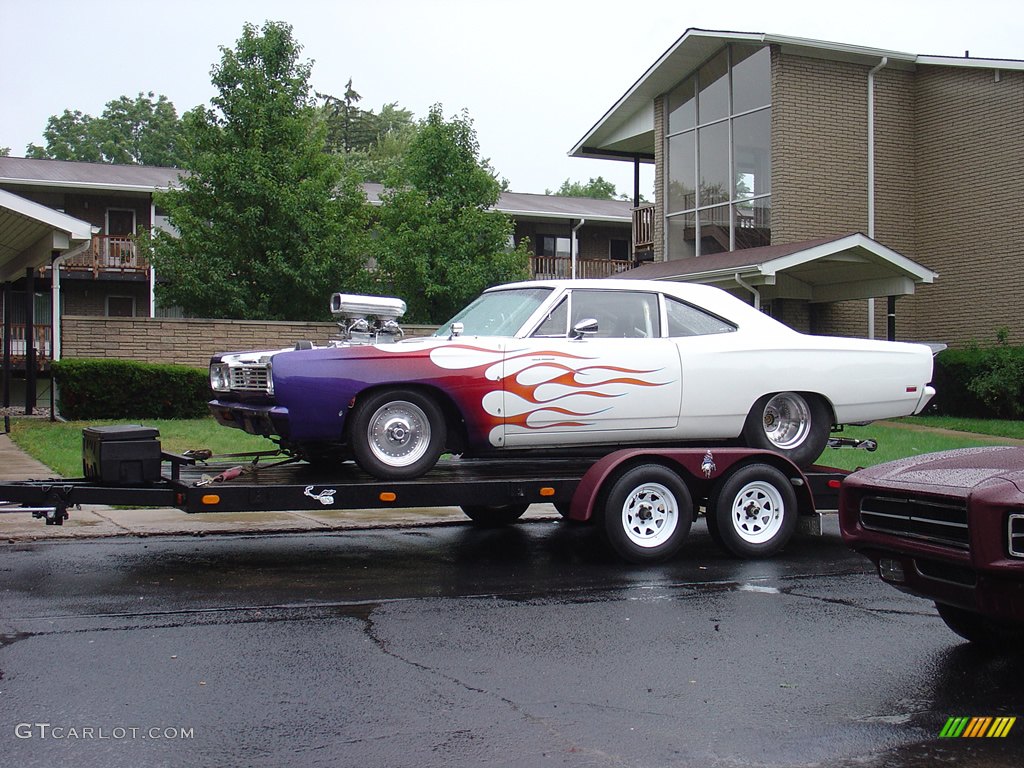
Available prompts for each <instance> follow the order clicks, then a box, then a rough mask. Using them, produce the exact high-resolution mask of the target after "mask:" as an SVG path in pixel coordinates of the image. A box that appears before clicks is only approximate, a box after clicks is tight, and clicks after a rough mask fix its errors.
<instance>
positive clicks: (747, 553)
mask: <svg viewBox="0 0 1024 768" xmlns="http://www.w3.org/2000/svg"><path fill="white" fill-rule="evenodd" d="M707 521H708V531H709V532H710V533H711V537H712V539H714V540H715V543H717V544H719V545H720V546H722V547H724V548H725V549H726V550H727V551H728V552H729V553H730V554H732V555H734V556H736V557H742V558H758V557H770V556H771V555H774V554H775V553H776V552H778V551H779V550H781V549H782V548H783V547H784V546H786V544H787V543H788V542H789V540H790V538H791V537H792V536H793V532H794V531H795V530H796V523H797V502H796V492H795V491H794V490H793V486H792V484H791V483H790V482H789V478H787V477H786V476H785V474H783V473H782V472H780V471H779V470H778V469H776V468H775V467H771V466H768V465H767V464H748V465H746V466H743V467H740V468H739V469H737V470H736V471H735V472H733V473H732V474H731V475H729V476H728V477H727V478H726V479H725V480H724V481H723V482H722V483H721V484H719V485H718V487H717V488H715V489H714V490H713V491H712V493H711V496H710V498H709V499H708V510H707Z"/></svg>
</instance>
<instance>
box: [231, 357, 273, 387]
mask: <svg viewBox="0 0 1024 768" xmlns="http://www.w3.org/2000/svg"><path fill="white" fill-rule="evenodd" d="M229 380H230V382H231V389H232V391H234V392H264V393H266V392H268V391H269V388H270V370H269V368H268V367H267V364H266V363H233V364H232V365H231V367H230V369H229Z"/></svg>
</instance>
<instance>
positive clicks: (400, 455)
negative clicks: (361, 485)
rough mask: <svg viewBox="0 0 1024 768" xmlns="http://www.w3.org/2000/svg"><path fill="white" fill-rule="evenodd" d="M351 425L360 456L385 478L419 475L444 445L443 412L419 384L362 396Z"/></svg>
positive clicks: (364, 465) (360, 460)
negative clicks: (416, 386)
mask: <svg viewBox="0 0 1024 768" xmlns="http://www.w3.org/2000/svg"><path fill="white" fill-rule="evenodd" d="M349 427H350V429H349V440H350V444H351V448H352V453H353V455H354V456H355V459H356V462H357V463H358V464H359V466H360V467H362V468H363V469H364V470H366V471H367V472H369V473H370V474H371V475H373V476H374V477H378V478H380V479H382V480H408V479H411V478H414V477H419V476H420V475H422V474H423V473H424V472H426V471H427V470H429V469H430V468H431V467H433V466H434V464H436V463H437V460H438V459H439V458H440V456H441V452H442V451H443V450H444V447H445V439H446V428H445V420H444V414H443V413H442V412H441V409H440V407H438V405H437V403H436V402H434V400H433V399H431V398H430V397H429V396H428V395H425V394H423V393H421V392H418V391H416V390H414V389H385V390H380V391H378V392H374V393H371V394H370V395H368V396H367V397H366V399H365V400H360V401H357V402H356V408H355V411H354V412H353V413H352V420H351V423H350V425H349Z"/></svg>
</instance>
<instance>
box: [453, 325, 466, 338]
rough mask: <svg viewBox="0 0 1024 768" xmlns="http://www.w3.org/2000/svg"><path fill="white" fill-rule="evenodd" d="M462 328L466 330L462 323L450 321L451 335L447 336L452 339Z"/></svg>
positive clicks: (458, 334) (459, 334)
mask: <svg viewBox="0 0 1024 768" xmlns="http://www.w3.org/2000/svg"><path fill="white" fill-rule="evenodd" d="M464 330H466V326H464V325H463V324H462V323H452V335H451V336H449V338H451V339H454V338H455V337H456V336H461V335H462V332H463V331H464Z"/></svg>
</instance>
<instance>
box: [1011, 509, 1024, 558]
mask: <svg viewBox="0 0 1024 768" xmlns="http://www.w3.org/2000/svg"><path fill="white" fill-rule="evenodd" d="M1010 554H1011V555H1012V556H1013V557H1024V515H1020V514H1013V515H1010Z"/></svg>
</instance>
